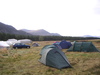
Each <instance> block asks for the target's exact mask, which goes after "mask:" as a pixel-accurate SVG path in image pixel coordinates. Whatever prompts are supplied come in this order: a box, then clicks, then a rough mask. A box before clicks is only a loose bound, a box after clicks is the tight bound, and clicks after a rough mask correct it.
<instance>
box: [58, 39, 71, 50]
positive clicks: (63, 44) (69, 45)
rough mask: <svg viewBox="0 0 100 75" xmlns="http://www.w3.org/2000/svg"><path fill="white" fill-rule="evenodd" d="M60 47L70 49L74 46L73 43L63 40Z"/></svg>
mask: <svg viewBox="0 0 100 75" xmlns="http://www.w3.org/2000/svg"><path fill="white" fill-rule="evenodd" d="M59 45H60V46H61V48H62V49H68V48H70V47H71V46H72V44H71V42H67V41H66V40H62V41H61V42H60V43H59Z"/></svg>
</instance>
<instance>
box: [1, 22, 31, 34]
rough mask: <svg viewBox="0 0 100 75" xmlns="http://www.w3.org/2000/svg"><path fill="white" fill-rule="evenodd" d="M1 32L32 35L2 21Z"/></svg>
mask: <svg viewBox="0 0 100 75" xmlns="http://www.w3.org/2000/svg"><path fill="white" fill-rule="evenodd" d="M0 32H1V33H8V34H18V35H31V34H29V33H26V32H24V31H21V30H17V29H15V28H14V27H13V26H11V25H7V24H4V23H1V22H0Z"/></svg>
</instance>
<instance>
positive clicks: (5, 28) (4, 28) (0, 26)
mask: <svg viewBox="0 0 100 75" xmlns="http://www.w3.org/2000/svg"><path fill="white" fill-rule="evenodd" d="M0 33H8V34H18V35H39V36H61V35H60V34H58V33H49V32H48V31H46V30H44V29H39V30H27V29H21V30H17V29H16V28H14V27H13V26H11V25H7V24H4V23H1V22H0Z"/></svg>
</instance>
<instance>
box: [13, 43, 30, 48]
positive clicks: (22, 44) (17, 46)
mask: <svg viewBox="0 0 100 75" xmlns="http://www.w3.org/2000/svg"><path fill="white" fill-rule="evenodd" d="M13 48H15V49H16V48H30V45H26V44H24V43H16V44H14V45H13Z"/></svg>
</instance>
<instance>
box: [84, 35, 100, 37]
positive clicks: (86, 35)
mask: <svg viewBox="0 0 100 75" xmlns="http://www.w3.org/2000/svg"><path fill="white" fill-rule="evenodd" d="M83 37H100V36H92V35H84V36H83Z"/></svg>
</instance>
